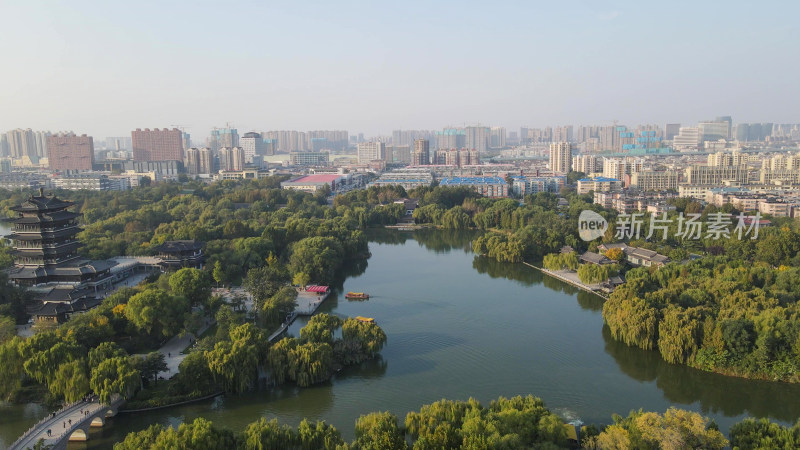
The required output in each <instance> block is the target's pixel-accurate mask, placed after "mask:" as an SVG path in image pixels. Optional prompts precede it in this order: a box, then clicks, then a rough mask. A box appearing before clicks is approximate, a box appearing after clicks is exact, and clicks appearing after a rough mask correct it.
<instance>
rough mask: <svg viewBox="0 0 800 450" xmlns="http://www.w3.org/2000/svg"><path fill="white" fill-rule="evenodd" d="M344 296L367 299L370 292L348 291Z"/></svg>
mask: <svg viewBox="0 0 800 450" xmlns="http://www.w3.org/2000/svg"><path fill="white" fill-rule="evenodd" d="M344 298H349V299H354V300H366V299H368V298H369V294H366V293H364V292H348V293H347V294H345V295H344Z"/></svg>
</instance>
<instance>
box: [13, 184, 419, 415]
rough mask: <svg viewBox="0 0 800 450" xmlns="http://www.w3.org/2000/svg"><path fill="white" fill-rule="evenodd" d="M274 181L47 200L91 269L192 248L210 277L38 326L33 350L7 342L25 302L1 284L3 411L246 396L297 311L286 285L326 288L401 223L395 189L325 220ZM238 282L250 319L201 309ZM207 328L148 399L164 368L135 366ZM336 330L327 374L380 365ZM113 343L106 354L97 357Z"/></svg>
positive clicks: (215, 305)
mask: <svg viewBox="0 0 800 450" xmlns="http://www.w3.org/2000/svg"><path fill="white" fill-rule="evenodd" d="M283 180H284V178H282V177H269V178H265V179H260V180H251V181H241V182H234V181H222V182H218V183H213V184H210V185H205V184H201V183H185V184H175V183H163V184H159V185H158V186H154V187H141V188H137V189H135V190H132V191H126V192H87V191H64V192H56V195H58V196H60V197H61V198H64V199H65V200H69V201H73V202H75V203H76V207H75V209H77V210H78V212H80V213H82V214H83V224H84V228H85V229H84V231H83V232H82V233H80V234H79V236H78V237H79V238H80V239H81V241H82V242H83V243H84V244H85V246H84V247H83V248H82V249H81V252H82V253H83V255H84V256H85V257H87V258H93V259H102V258H108V257H112V256H119V255H152V254H155V252H156V250H155V248H156V247H157V246H158V245H159V244H161V243H163V242H165V241H167V240H180V239H196V240H199V241H202V242H204V244H205V253H206V255H207V257H208V260H207V264H206V267H205V269H204V270H196V269H182V270H180V271H178V272H176V273H174V274H172V275H167V274H165V275H161V276H160V277H158V276H154V277H152V278H150V279H148V282H146V283H144V284H142V285H140V286H138V287H136V288H125V289H122V290H120V291H118V292H116V293H115V294H113V295H111V296H109V297H108V298H106V299H104V300H103V301H102V304H101V305H100V306H98V307H97V308H95V309H93V310H91V311H89V312H88V313H86V314H81V315H76V316H75V317H73V318H72V319H71V320H70V321H69V322H67V323H65V324H63V325H60V326H56V325H55V324H53V326H49V327H44V326H39V325H37V326H36V331H37V333H36V334H35V335H34V336H33V337H31V338H21V337H16V336H15V330H14V328H13V325H14V323H15V322H17V323H24V321H25V320H27V315H26V313H25V303H26V301H27V299H28V297H26V295H25V292H24V291H23V290H21V289H17V288H13V287H10V286H8V285H7V283H5V282H0V284H1V285H2V286H0V289H3V292H2V294H3V295H0V314H2V316H0V357H2V360H3V361H7V363H6V364H3V365H2V366H0V398H3V399H11V400H13V399H20V400H21V399H23V398H24V399H29V398H30V394H31V393H34V392H47V393H48V394H47V396H48V400H49V401H51V402H52V403H56V402H59V401H70V400H71V399H76V398H80V397H81V396H83V395H85V394H86V393H89V392H95V393H97V394H98V395H100V396H101V398H103V399H104V400H107V399H108V398H110V396H111V395H113V394H122V395H123V396H125V397H127V398H131V397H132V396H133V395H134V394H135V393H136V392H138V391H139V390H140V389H141V388H142V387H144V388H145V391H144V392H143V394H142V398H141V400H142V401H147V402H149V403H150V404H153V405H157V404H161V403H164V402H163V401H162V400H163V399H164V398H166V397H170V398H191V397H195V396H198V395H200V394H204V393H208V392H210V391H212V390H213V389H216V388H221V389H223V390H226V391H231V392H240V391H242V390H245V389H249V388H251V387H253V386H254V384H255V383H254V380H255V379H256V376H257V372H258V370H259V368H265V367H263V364H262V363H265V362H266V355H267V347H268V346H267V344H266V335H267V334H269V332H271V331H273V330H274V329H275V328H277V326H278V325H280V324H281V322H282V321H284V320H285V318H286V315H287V314H288V313H289V312H291V311H293V310H294V308H295V304H296V303H295V297H296V295H297V292H296V290H295V288H293V287H291V286H290V282H291V280H292V279H302V280H306V282H313V283H320V284H327V283H331V282H333V281H334V279H335V278H336V277H337V276H338V273H339V272H340V271H342V270H343V269H344V263H345V262H346V261H357V260H358V259H360V258H361V259H363V258H365V257H367V256H368V255H369V253H368V250H367V243H366V239H365V238H364V236H363V229H364V228H365V227H367V226H370V225H377V224H383V223H394V222H395V221H396V220H397V218H399V217H402V216H403V215H405V210H404V208H402V207H401V208H399V209H398V207H397V206H396V205H395V206H391V205H386V206H383V204H382V203H381V200H382V199H383V198H384V197H385V198H386V199H392V198H395V196H396V194H397V193H395V192H394V191H392V190H391V189H383V190H378V189H368V190H364V191H358V192H354V193H351V194H348V195H347V196H342V198H341V199H340V200H339V201H340V202H347V203H348V204H347V205H345V204H342V205H339V206H337V207H334V208H331V207H329V206H328V205H327V200H326V198H325V197H324V196H315V195H311V194H307V193H303V192H298V191H291V190H283V189H280V182H281V181H283ZM401 193H404V192H401ZM28 195H29V194H28V193H25V192H13V193H12V192H9V193H8V195H7V196H3V199H2V200H0V212H1V213H2V214H3V215H5V216H10V215H11V212H10V209H9V208H10V207H12V206H14V205H16V204H19V203H22V202H24V201H25V199H26V197H27V196H28ZM378 197H380V198H378ZM390 203H391V202H390ZM401 206H402V205H401ZM6 254H7V251H6V248H5V247H4V248H3V250H2V252H0V263H2V264H6V263H7V261H6V259H7V258H5V256H4V255H6ZM0 281H1V280H0ZM239 283H243V284H244V285H245V286H246V287H247V288H248V289H249V290H250V291H251V292H252V294H253V300H254V305H253V307H252V308H251V309H250V311H247V312H245V311H243V308H242V306H243V304H244V302H243V301H242V300H241V299H236V298H231V299H227V300H225V299H222V298H219V297H213V296H211V286H212V285H214V284H216V285H230V284H239ZM5 290H8V292H9V295H5ZM209 318H215V319H216V321H217V326H216V332H215V333H213V334H212V335H211V336H209V337H207V338H204V339H201V340H200V342H198V343H197V346H196V348H195V349H196V350H197V351H196V352H192V354H190V355H189V356H188V357H187V358H186V359H185V360H184V363H185V364H186V366H185V367H191V368H192V371H191V372H192V373H186V374H185V375H184V374H181V375H179V376H178V377H177V378H176V379H175V380H173V382H170V383H167V387H166V388H165V387H164V386H161V387H159V388H156V387H157V386H158V383H159V382H158V378H159V377H158V374H159V373H160V372H162V371H163V364H161V365H159V364H158V361H155V360H154V359H153V358H155V357H152V358H150V359H148V357H144V358H139V357H135V356H132V355H134V354H136V353H148V352H151V351H153V350H154V349H156V348H158V347H159V346H161V345H163V343H164V342H165V341H166V340H167V339H169V338H170V337H172V336H175V335H178V334H181V333H184V332H192V333H197V332H198V331H199V330H200V329H202V328H203V327H204V326H206V325H207V324H208V322H209ZM245 321H248V322H249V325H244V322H245ZM343 326H344V329H343V330H342V334H343V338H342V340H341V341H342V342H341V343H339V344H338V346H337V348H336V350H337V351H336V352H334V351H333V349H332V351H331V354H332V355H334V356H337V357H340V359H338V360H337V359H334V361H336V363H337V364H342V365H343V364H349V363H354V362H358V361H361V360H363V359H364V358H366V357H373V356H374V355H375V354H376V353H377V350H375V349H376V348H378V350H379V347H380V345H378V346H377V347H376V345H375V343H374V342H375V341H376V338H375V336H370V339H372V340H367V339H366V338H365V340H363V341H362V340H358V339H355V338H353V337H352V336H351V335H350V334H348V333H350V331H348V330H350V329H351V328H353V326H352V325H351V324H350V322H348V321H344V322H343ZM376 328H377V327H376ZM378 330H379V328H378ZM369 332H372V333H374V332H375V330H369ZM380 333H382V331H381V332H380ZM355 334H356V335H357V336H356V337H358V338H360V337H361V336H360V335H358V333H355ZM377 340H378V341H380V339H377ZM383 340H384V341H385V335H384V336H383ZM112 344H113V345H114V346H115V347H114V350H113V351H110V350H108V349H107V348H105V346H106V345H112ZM310 345H317V343H315V342H311V341H309V342H303V343H302V344H300V345H298V347H302V348H304V349H305V348H306V347H307V346H310ZM331 345H332V346H334V345H336V343H331ZM381 345H382V344H381ZM303 346H306V347H303ZM98 349H101V350H98ZM93 352H94V353H93ZM93 354H94V358H92V355H93ZM293 356H303V357H304V358H305V361H306V363H308V365H309V367H313V366H314V364H316V363H317V360H316V358H317V357H325V354H324V352H323V354H319V353H318V352H317V353H311V354H306V353H303V352H300V351H297V352H295V353H293ZM333 367H335V366H333ZM326 368H329V367H328V366H327V365H326ZM306 370H312V369H311V368H308V369H298V370H296V373H297V374H298V376H300V379H302V380H304V381H301V382H302V383H305V380H306V378H304V377H303V376H302V375H303V374H304V373H305V371H306ZM182 372H189V371H183V370H182ZM329 376H330V371H329V370H323V371H317V372H314V375H313V376H312V377H311V378H310V380H311V381H310V382H309V383H308V384H311V382H318V381H321V380H324V379H327V377H329ZM42 388H44V389H42ZM156 397H158V398H156Z"/></svg>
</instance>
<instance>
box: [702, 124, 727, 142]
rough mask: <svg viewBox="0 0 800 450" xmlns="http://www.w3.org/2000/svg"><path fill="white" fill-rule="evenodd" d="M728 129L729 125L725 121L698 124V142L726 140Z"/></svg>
mask: <svg viewBox="0 0 800 450" xmlns="http://www.w3.org/2000/svg"><path fill="white" fill-rule="evenodd" d="M730 127H731V124H730V122H727V121H709V122H700V123H699V124H698V130H699V133H700V142H706V141H718V140H720V139H726V140H727V139H729V138H730Z"/></svg>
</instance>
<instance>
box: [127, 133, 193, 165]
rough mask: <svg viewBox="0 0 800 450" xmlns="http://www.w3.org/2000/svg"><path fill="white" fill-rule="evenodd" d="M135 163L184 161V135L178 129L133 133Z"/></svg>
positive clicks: (132, 142)
mask: <svg viewBox="0 0 800 450" xmlns="http://www.w3.org/2000/svg"><path fill="white" fill-rule="evenodd" d="M131 144H132V145H133V160H134V161H181V162H182V161H183V133H182V132H181V130H179V129H177V128H173V129H171V130H168V129H166V128H164V129H163V130H159V129H158V128H155V129H153V130H151V129H149V128H145V129H144V130H142V129H141V128H137V129H136V130H135V131H131Z"/></svg>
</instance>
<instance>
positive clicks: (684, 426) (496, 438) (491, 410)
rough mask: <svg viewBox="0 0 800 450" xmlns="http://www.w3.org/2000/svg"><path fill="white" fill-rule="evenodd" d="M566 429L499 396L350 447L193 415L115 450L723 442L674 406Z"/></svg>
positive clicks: (763, 433)
mask: <svg viewBox="0 0 800 450" xmlns="http://www.w3.org/2000/svg"><path fill="white" fill-rule="evenodd" d="M568 427H571V425H566V424H564V423H563V420H562V419H560V418H559V417H558V416H556V415H555V414H553V413H552V412H551V411H549V410H548V409H547V408H546V407H545V405H544V403H543V402H542V401H541V400H540V399H538V398H535V397H532V396H527V397H521V396H517V397H513V398H503V397H500V398H499V399H497V400H495V401H492V402H491V403H490V404H489V405H488V406H483V405H481V404H480V403H479V402H478V401H476V400H474V399H470V400H468V401H451V400H441V401H438V402H434V403H432V404H429V405H424V406H423V407H422V408H421V409H420V410H419V411H412V412H409V413H408V414H407V415H406V417H405V420H404V421H403V422H400V421H399V420H398V418H397V417H396V416H395V415H393V414H391V413H389V412H375V413H370V414H366V415H362V416H361V417H359V418H358V419H357V420H356V423H355V433H354V435H355V436H354V439H353V440H352V441H351V442H346V441H345V440H344V438H343V437H342V435H341V433H340V432H339V431H338V430H337V429H336V428H334V427H333V426H331V425H329V424H327V423H325V422H315V423H312V422H309V421H308V420H305V419H304V420H303V421H302V422H300V424H299V425H298V426H297V427H296V428H292V427H290V426H288V425H281V424H280V423H279V422H278V421H277V420H276V419H272V420H269V421H268V420H266V419H265V418H261V419H259V420H258V421H256V422H253V423H251V424H249V425H247V427H245V429H244V430H243V431H241V432H238V433H237V432H233V431H230V430H226V429H220V428H216V427H214V426H213V424H212V423H211V422H209V421H208V420H205V419H203V418H198V419H195V421H194V422H191V423H184V424H181V425H180V426H178V427H177V428H165V427H163V426H161V425H153V426H151V427H149V428H147V429H145V430H142V431H138V432H133V433H130V434H128V436H127V437H126V438H125V440H124V441H122V442H119V443H117V444H115V446H114V449H115V450H128V449H137V450H138V449H144V448H151V449H155V448H202V449H209V450H211V449H223V448H224V449H231V448H239V449H248V450H249V449H303V450H306V449H308V450H312V449H313V450H318V449H375V450H403V449H409V448H413V449H420V450H422V449H431V450H433V449H457V448H463V449H525V448H538V449H547V448H553V449H556V448H575V446H576V445H577V444H580V446H581V447H582V448H587V449H659V448H660V449H684V448H703V449H722V448H724V447H725V446H727V445H729V442H728V440H727V439H726V438H725V436H723V434H722V433H721V432H720V431H719V429H718V428H717V426H716V425H715V424H714V423H713V422H711V421H709V419H708V418H705V417H703V416H701V415H700V414H697V413H695V412H690V411H685V410H679V409H675V408H670V409H669V410H667V411H666V412H665V413H664V414H659V413H654V412H643V411H633V412H631V413H630V414H629V415H628V417H624V418H623V417H621V416H617V415H615V416H614V417H613V423H612V424H611V425H609V426H607V427H604V428H602V429H600V428H598V427H596V426H594V425H589V426H583V427H582V428H581V430H580V439H581V442H580V443H577V442H575V441H574V440H573V441H570V440H569V439H568V432H567V429H568ZM799 429H800V428H798V426H795V427H792V428H785V427H782V426H780V425H777V424H774V423H770V422H769V421H767V420H765V419H764V420H761V421H754V420H752V419H746V420H744V421H743V422H740V423H738V424H736V425H734V427H733V428H732V429H731V442H730V444H732V445H733V446H734V448H742V449H744V448H795V447H796V443H797V442H798V437H800V432H798V430H799Z"/></svg>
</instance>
